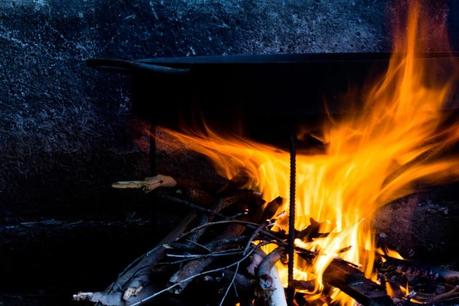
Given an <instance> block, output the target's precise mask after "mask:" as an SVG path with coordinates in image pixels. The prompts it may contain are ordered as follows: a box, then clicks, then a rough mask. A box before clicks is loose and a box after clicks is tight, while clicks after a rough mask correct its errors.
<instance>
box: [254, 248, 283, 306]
mask: <svg viewBox="0 0 459 306" xmlns="http://www.w3.org/2000/svg"><path fill="white" fill-rule="evenodd" d="M283 252H284V249H283V248H281V247H278V248H277V249H275V250H274V251H272V252H271V253H270V254H269V255H267V256H265V257H264V258H263V260H262V261H261V263H260V265H259V266H258V268H257V277H258V281H259V285H260V287H261V289H262V290H263V293H264V298H265V301H266V303H267V304H268V305H269V306H287V300H286V297H285V291H284V288H283V287H282V284H281V282H280V279H279V275H278V273H277V269H276V267H275V264H276V262H277V261H279V260H280V258H281V256H282V253H283Z"/></svg>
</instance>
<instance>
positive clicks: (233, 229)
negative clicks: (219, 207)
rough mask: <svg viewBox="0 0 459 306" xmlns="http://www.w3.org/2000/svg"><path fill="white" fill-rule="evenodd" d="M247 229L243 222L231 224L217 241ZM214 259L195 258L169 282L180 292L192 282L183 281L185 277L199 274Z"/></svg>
mask: <svg viewBox="0 0 459 306" xmlns="http://www.w3.org/2000/svg"><path fill="white" fill-rule="evenodd" d="M244 230H245V227H244V226H243V225H241V224H230V225H229V226H228V227H227V228H226V230H225V231H224V233H223V234H221V235H219V236H218V237H217V238H215V240H216V241H219V240H224V239H231V238H233V237H237V236H240V235H241V234H242V233H243V232H244ZM224 249H225V246H221V247H218V248H217V249H216V250H217V251H221V250H224ZM213 261H214V258H212V257H207V258H203V259H198V260H193V261H190V262H188V263H187V264H185V265H184V266H183V268H182V269H180V270H179V271H177V272H176V273H175V274H174V275H172V276H171V277H170V278H169V284H170V285H174V284H177V286H175V287H174V289H173V290H174V291H173V292H174V293H175V294H180V293H181V292H182V291H183V290H184V289H185V288H186V287H187V286H188V284H189V283H190V281H188V282H187V281H183V280H184V279H187V278H189V277H190V276H192V275H195V274H199V273H200V272H202V271H203V270H204V269H205V268H206V267H207V266H209V265H210V264H211V263H212V262H213Z"/></svg>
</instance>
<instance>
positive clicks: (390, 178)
mask: <svg viewBox="0 0 459 306" xmlns="http://www.w3.org/2000/svg"><path fill="white" fill-rule="evenodd" d="M401 15H402V14H401ZM443 28H444V24H443V23H442V21H432V19H431V18H430V17H429V16H428V15H427V13H426V12H425V11H424V10H423V9H422V8H421V7H420V6H419V5H418V4H417V2H414V1H412V2H410V7H409V9H408V11H407V14H406V16H405V18H402V17H400V22H399V24H398V25H397V27H396V31H395V34H394V48H393V54H392V57H391V59H390V62H389V65H388V67H387V71H386V72H385V74H384V75H383V76H381V77H380V78H379V79H377V80H376V81H375V80H372V81H371V82H368V85H366V86H365V87H364V88H360V89H359V90H358V91H355V92H354V93H353V94H352V95H347V96H346V97H345V99H346V101H347V102H348V108H349V110H351V111H350V112H349V113H350V114H349V115H347V116H342V117H340V118H333V116H331V115H330V117H329V118H328V119H327V120H325V123H323V124H322V126H321V129H320V131H321V132H320V133H314V134H312V133H309V132H308V131H300V132H301V133H297V135H295V136H297V137H293V139H292V140H291V148H290V151H287V150H285V149H281V148H277V147H274V146H271V145H265V144H261V143H257V142H255V141H252V140H249V139H245V138H242V137H238V136H232V135H222V134H219V133H216V132H214V131H213V130H212V128H210V127H207V126H206V128H205V129H204V131H201V132H196V131H189V130H188V131H186V130H184V131H180V132H179V131H174V130H171V129H167V128H157V129H155V130H154V131H153V132H152V131H151V130H148V131H147V133H148V134H149V136H150V137H151V138H153V139H154V140H155V142H156V150H157V152H156V153H157V154H163V155H164V156H168V157H169V158H172V159H173V158H175V157H174V156H177V155H187V154H188V155H189V156H191V157H189V159H190V158H197V159H201V160H205V161H210V162H211V165H209V164H207V163H206V162H203V163H201V164H200V165H204V167H205V166H206V165H207V166H208V168H209V169H205V170H204V169H202V168H197V169H196V168H194V167H193V166H191V165H187V164H184V163H182V164H181V167H183V168H181V169H179V171H177V169H174V168H173V167H172V166H171V165H169V164H165V165H163V166H162V168H161V167H158V168H161V169H159V170H162V171H161V173H162V174H161V175H156V176H154V177H149V178H145V179H144V180H135V181H120V182H116V183H114V184H113V187H114V188H118V189H142V190H144V191H145V192H147V193H150V194H154V195H155V197H156V198H157V199H159V200H162V201H165V202H174V203H178V204H180V205H182V206H183V209H184V210H186V211H189V213H188V215H187V216H185V217H184V219H183V220H182V221H181V222H180V223H179V224H177V226H176V228H175V229H173V230H172V231H171V232H170V233H169V234H168V235H167V236H166V237H164V238H163V239H162V241H161V242H160V243H159V244H158V245H156V246H154V247H153V248H152V249H151V250H148V251H147V252H146V253H145V254H144V255H142V256H141V257H139V258H138V259H136V260H135V261H133V262H132V263H131V264H130V265H129V266H128V267H127V268H126V269H125V270H124V271H122V272H121V273H120V275H119V277H118V278H117V279H116V280H115V281H114V282H113V283H112V284H111V285H110V286H109V287H108V288H107V289H106V290H105V291H101V292H80V293H77V294H75V296H74V299H75V300H88V301H92V302H95V303H101V304H103V305H131V306H134V305H144V304H149V303H151V304H155V303H158V304H162V305H165V304H177V305H183V304H187V303H186V301H187V300H190V299H191V300H193V299H195V298H191V296H194V297H196V296H197V297H199V300H200V301H202V305H272V306H279V305H311V304H312V305H319V304H320V305H323V304H343V305H344V304H348V305H351V304H355V303H360V304H364V305H392V304H410V303H421V304H436V303H440V302H446V301H450V300H453V299H455V298H459V272H455V271H451V270H448V269H444V268H440V267H433V266H426V265H422V264H419V263H416V262H413V261H410V260H406V259H404V258H403V257H402V256H401V255H400V254H398V253H397V252H396V251H395V250H391V249H389V248H388V247H387V246H386V245H378V244H377V242H376V239H375V232H374V229H373V223H372V221H373V220H374V217H375V214H376V213H377V211H378V210H379V209H380V208H381V207H383V206H385V205H390V203H391V202H393V201H395V200H397V199H400V198H402V197H405V196H407V195H409V194H412V193H414V192H416V190H417V188H418V187H419V186H421V185H422V186H425V185H428V186H431V185H435V184H441V183H443V182H447V181H451V180H454V179H456V178H457V177H458V176H459V157H458V156H457V154H454V150H453V149H452V148H453V146H454V145H456V144H457V141H458V137H459V133H458V131H459V126H458V125H457V123H456V122H455V120H454V119H452V118H450V116H448V114H447V113H446V112H445V108H446V107H447V106H448V105H447V103H448V102H449V100H450V97H451V94H452V90H453V87H454V86H456V81H457V80H456V78H457V70H456V68H457V63H456V62H455V60H454V59H453V58H451V60H446V61H445V60H444V59H443V60H442V61H441V62H440V61H438V60H437V59H435V58H432V59H428V60H426V59H425V58H421V57H420V55H421V54H422V53H423V52H426V51H428V47H429V44H430V43H435V44H442V45H445V46H446V42H447V40H446V39H445V35H444V34H445V33H444V32H443ZM430 29H436V30H438V29H441V31H438V33H434V35H433V36H434V38H435V41H434V42H432V41H426V40H423V36H424V34H425V33H427V32H431V31H430ZM305 134H309V135H310V137H313V138H314V139H316V140H317V141H319V142H320V143H321V148H322V149H321V151H320V152H317V150H303V149H298V148H296V147H295V145H296V144H297V143H298V142H301V139H299V138H301V137H299V136H298V135H305ZM171 156H172V157H171ZM185 160H186V159H185ZM209 173H210V174H209ZM293 225H294V226H293ZM145 239H148V237H146V238H145Z"/></svg>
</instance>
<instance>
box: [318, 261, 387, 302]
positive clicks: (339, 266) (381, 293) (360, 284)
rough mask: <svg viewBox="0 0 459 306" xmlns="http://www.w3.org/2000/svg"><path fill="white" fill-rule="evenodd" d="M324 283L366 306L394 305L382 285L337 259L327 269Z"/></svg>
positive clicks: (353, 266)
mask: <svg viewBox="0 0 459 306" xmlns="http://www.w3.org/2000/svg"><path fill="white" fill-rule="evenodd" d="M323 279H324V282H325V283H326V284H327V285H329V286H332V287H336V288H338V289H340V290H341V291H343V292H344V293H346V294H347V295H349V296H350V297H352V298H353V299H354V300H356V301H357V302H359V303H361V304H363V305H366V306H383V305H393V302H392V300H391V298H390V297H389V296H388V295H387V293H386V291H385V289H384V288H383V287H381V286H380V285H378V284H376V283H374V282H372V281H371V280H369V279H367V278H365V275H364V274H363V272H362V271H360V270H359V269H358V268H357V267H356V266H355V265H353V264H351V263H348V262H346V261H344V260H342V259H338V258H335V259H334V260H332V262H331V263H330V265H329V266H328V267H327V269H325V272H324V276H323Z"/></svg>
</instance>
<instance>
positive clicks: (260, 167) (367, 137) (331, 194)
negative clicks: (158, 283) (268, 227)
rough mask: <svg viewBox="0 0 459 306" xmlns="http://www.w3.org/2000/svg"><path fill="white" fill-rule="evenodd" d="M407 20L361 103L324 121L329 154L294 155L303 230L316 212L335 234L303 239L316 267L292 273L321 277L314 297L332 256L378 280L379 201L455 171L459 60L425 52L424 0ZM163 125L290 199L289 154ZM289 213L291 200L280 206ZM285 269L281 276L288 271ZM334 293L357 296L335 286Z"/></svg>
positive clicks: (222, 166)
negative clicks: (453, 103)
mask: <svg viewBox="0 0 459 306" xmlns="http://www.w3.org/2000/svg"><path fill="white" fill-rule="evenodd" d="M406 20H407V22H406V24H404V25H402V26H401V27H400V29H401V31H399V32H396V33H395V34H396V35H395V42H394V49H393V55H392V57H391V60H390V63H389V65H388V68H387V71H386V73H385V74H384V76H383V77H381V78H380V80H379V81H377V82H374V83H372V85H371V86H369V87H368V88H367V89H362V90H361V91H360V95H359V96H355V97H353V99H356V100H358V99H359V97H363V101H364V103H363V105H361V106H360V107H359V108H358V109H354V110H353V112H352V113H353V115H351V116H348V117H346V118H341V119H339V120H332V121H330V122H327V123H325V124H324V126H323V129H322V131H323V136H322V139H323V142H324V144H325V145H326V146H325V147H326V148H325V150H324V152H322V153H320V154H313V155H310V154H302V153H299V154H298V156H297V186H296V189H297V196H296V203H297V207H296V211H297V217H296V224H295V226H296V228H297V229H299V230H301V229H304V228H305V227H307V226H308V225H309V223H310V219H311V218H312V219H314V220H316V221H318V222H320V223H321V231H322V232H330V233H331V234H330V235H329V236H328V237H325V238H320V239H316V240H314V241H313V242H308V243H305V242H303V241H297V244H299V245H301V246H302V247H306V248H308V249H310V250H315V251H320V256H318V257H317V258H316V260H315V262H314V263H313V265H312V266H311V265H308V266H306V265H305V264H304V263H303V262H301V261H300V260H297V261H296V263H297V264H296V270H295V277H296V278H302V279H312V280H315V283H316V289H315V291H314V292H310V293H309V294H311V296H315V297H317V294H318V293H320V292H321V290H322V289H323V283H322V275H323V272H324V270H325V269H326V268H327V266H328V265H329V264H330V262H331V261H332V260H333V258H335V257H340V258H343V259H345V260H347V261H349V262H352V263H354V264H356V265H358V266H359V267H361V269H362V271H364V272H365V275H366V276H367V277H372V271H373V262H374V258H375V252H376V246H375V239H374V232H373V230H372V227H371V220H372V218H373V216H374V214H375V212H376V211H377V210H378V209H379V208H380V207H381V206H383V205H385V204H388V203H390V202H391V201H393V200H396V199H398V198H400V197H403V196H405V195H408V194H409V193H412V192H413V191H414V187H415V184H416V183H418V182H420V181H422V182H428V183H439V182H442V181H445V180H446V179H451V178H455V177H457V176H458V175H459V158H458V157H457V156H452V157H448V156H446V154H445V148H447V147H448V146H450V145H452V144H454V143H455V142H456V141H457V139H458V136H459V133H458V131H459V130H458V125H457V124H456V123H448V122H446V118H444V116H443V113H442V112H443V108H444V106H445V103H446V101H447V99H448V97H449V96H450V94H451V91H452V86H453V85H455V78H456V74H455V72H456V70H455V65H456V63H454V62H453V60H451V61H448V65H447V66H446V68H447V70H441V69H444V68H445V65H444V61H445V59H443V63H437V60H434V59H431V60H422V59H420V58H419V55H420V53H422V52H424V51H426V50H427V49H426V47H427V46H426V45H425V42H422V41H421V40H420V37H421V36H422V35H423V33H426V32H425V31H428V29H429V26H431V24H423V23H422V22H426V21H429V20H431V18H429V17H428V16H425V15H424V13H423V10H422V9H421V7H420V6H419V5H418V1H410V7H409V10H408V14H407V19H406ZM437 28H438V27H437ZM440 38H443V37H440ZM348 99H349V97H348ZM350 102H354V101H350ZM162 132H163V133H167V134H169V135H171V136H173V137H174V138H176V139H177V140H178V141H179V142H181V143H183V144H184V145H185V146H186V147H187V148H189V149H191V150H194V151H197V152H200V153H202V154H204V155H206V156H208V157H209V158H210V159H211V160H212V161H213V163H214V165H215V167H216V169H217V170H218V172H219V173H220V174H221V175H223V176H225V177H227V178H232V177H234V176H235V175H237V174H239V173H240V172H241V171H244V172H246V173H247V174H248V175H249V176H250V178H251V181H250V183H249V185H248V186H247V187H248V188H251V189H254V190H259V191H260V192H262V193H263V197H264V198H265V199H266V200H272V199H274V198H275V197H277V196H279V195H280V196H282V197H283V198H284V199H286V201H285V202H284V203H288V200H289V199H288V198H289V155H288V153H287V152H286V151H283V150H280V149H278V148H275V147H272V146H268V145H263V144H259V143H255V142H253V141H250V140H247V139H243V138H239V137H235V136H233V137H223V136H220V135H217V134H216V133H214V132H212V131H211V130H210V129H207V130H206V133H203V134H197V133H179V132H175V131H171V130H166V129H163V130H162ZM287 210H288V207H287V205H286V204H285V207H281V208H280V210H279V212H281V211H287ZM277 226H278V227H279V228H282V229H286V226H287V225H286V222H285V220H284V219H282V218H279V219H278V223H277ZM349 246H351V248H350V249H349V250H348V251H346V252H340V250H342V249H344V248H348V247H349ZM279 269H280V270H281V273H282V274H283V277H284V280H285V279H286V275H285V274H286V268H285V267H283V266H281V267H279ZM332 298H335V299H337V300H338V301H340V302H341V303H343V304H350V303H352V301H351V300H350V299H349V298H347V297H346V296H345V295H344V294H342V293H339V292H337V291H335V292H333V293H332Z"/></svg>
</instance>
